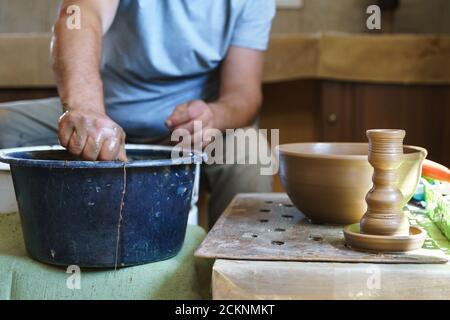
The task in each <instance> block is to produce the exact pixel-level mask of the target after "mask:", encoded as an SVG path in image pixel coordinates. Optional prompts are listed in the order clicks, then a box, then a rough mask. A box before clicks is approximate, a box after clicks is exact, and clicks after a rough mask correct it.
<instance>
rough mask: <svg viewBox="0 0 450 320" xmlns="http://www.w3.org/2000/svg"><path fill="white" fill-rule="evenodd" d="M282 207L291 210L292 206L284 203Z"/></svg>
mask: <svg viewBox="0 0 450 320" xmlns="http://www.w3.org/2000/svg"><path fill="white" fill-rule="evenodd" d="M283 207H286V208H292V207H294V206H293V205H292V204H290V203H285V204H283Z"/></svg>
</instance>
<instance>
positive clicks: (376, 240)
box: [344, 223, 426, 253]
mask: <svg viewBox="0 0 450 320" xmlns="http://www.w3.org/2000/svg"><path fill="white" fill-rule="evenodd" d="M344 237H345V241H346V243H347V245H348V246H350V247H351V248H352V249H355V250H360V251H367V252H390V253H394V252H406V251H412V250H417V249H420V248H422V246H423V243H424V241H425V238H426V233H425V231H423V230H422V229H420V228H417V227H410V228H409V236H377V235H370V234H363V233H360V229H359V223H354V224H351V225H349V226H346V227H345V228H344Z"/></svg>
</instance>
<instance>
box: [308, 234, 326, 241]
mask: <svg viewBox="0 0 450 320" xmlns="http://www.w3.org/2000/svg"><path fill="white" fill-rule="evenodd" d="M309 238H310V239H311V240H313V241H322V240H323V238H322V236H318V235H310V236H309Z"/></svg>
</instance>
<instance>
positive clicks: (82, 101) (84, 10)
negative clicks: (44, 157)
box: [51, 0, 126, 161]
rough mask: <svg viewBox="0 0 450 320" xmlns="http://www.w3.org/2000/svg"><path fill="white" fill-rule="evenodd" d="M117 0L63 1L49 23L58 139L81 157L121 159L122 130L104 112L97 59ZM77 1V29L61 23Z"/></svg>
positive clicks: (99, 57)
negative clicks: (59, 105) (59, 110)
mask: <svg viewBox="0 0 450 320" xmlns="http://www.w3.org/2000/svg"><path fill="white" fill-rule="evenodd" d="M118 3H119V1H118V0H65V1H63V3H62V5H61V9H60V14H59V17H58V19H57V21H56V23H55V25H54V30H53V38H52V45H51V53H52V68H53V71H54V75H55V79H56V83H57V86H58V92H59V95H60V99H61V102H62V103H63V108H64V111H65V113H64V115H63V116H62V117H61V118H60V122H59V130H58V137H59V140H60V143H61V144H62V145H63V146H65V147H66V148H67V149H68V151H69V152H71V153H72V154H75V155H77V156H81V157H82V158H84V159H86V160H114V159H117V158H119V159H120V160H123V161H126V155H125V149H124V143H125V133H124V132H123V130H122V128H120V126H119V125H117V124H116V123H115V122H113V121H112V120H111V119H110V118H109V117H107V116H106V113H105V107H104V100H103V85H102V81H101V78H100V71H99V69H100V59H101V46H102V37H103V34H104V33H105V32H106V31H107V30H108V28H109V26H110V25H111V23H112V21H113V19H114V16H115V13H116V11H117V6H118ZM71 5H77V6H78V7H79V8H80V13H81V28H80V29H69V28H68V27H67V20H68V18H69V14H67V8H68V7H69V6H71Z"/></svg>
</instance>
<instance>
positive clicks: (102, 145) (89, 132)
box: [58, 109, 127, 162]
mask: <svg viewBox="0 0 450 320" xmlns="http://www.w3.org/2000/svg"><path fill="white" fill-rule="evenodd" d="M58 138H59V142H60V143H61V145H62V146H64V147H66V149H67V150H68V151H69V152H70V153H71V154H73V155H75V156H78V157H81V158H82V159H84V160H89V161H96V160H100V161H113V160H120V161H124V162H126V161H127V156H126V152H125V132H124V131H123V129H122V128H121V127H120V126H119V125H118V124H117V123H115V122H114V121H112V120H111V119H110V118H109V117H108V116H107V115H106V114H104V113H102V112H97V111H92V110H86V109H84V110H78V109H73V110H68V111H66V112H65V113H64V114H63V115H62V116H61V117H60V118H59V128H58Z"/></svg>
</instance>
